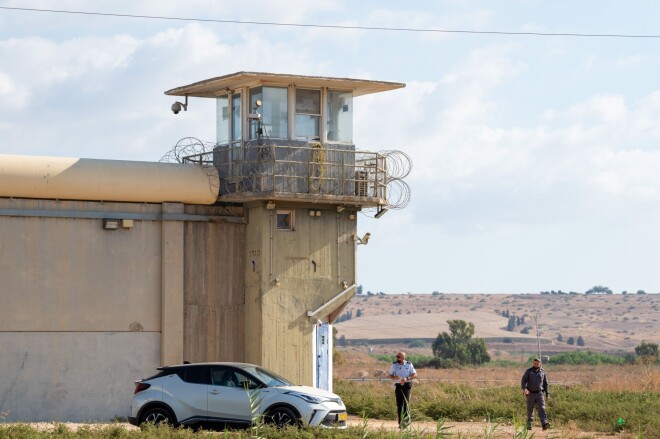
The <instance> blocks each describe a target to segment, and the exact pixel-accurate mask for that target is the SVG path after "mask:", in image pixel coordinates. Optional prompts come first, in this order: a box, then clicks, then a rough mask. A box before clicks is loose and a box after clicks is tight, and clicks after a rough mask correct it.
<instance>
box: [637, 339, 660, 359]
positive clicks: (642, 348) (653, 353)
mask: <svg viewBox="0 0 660 439" xmlns="http://www.w3.org/2000/svg"><path fill="white" fill-rule="evenodd" d="M635 353H636V354H637V356H638V357H644V358H648V357H650V358H651V359H654V360H653V361H657V360H658V359H660V356H659V353H658V344H657V343H648V342H645V341H643V342H641V343H640V344H639V345H637V346H635Z"/></svg>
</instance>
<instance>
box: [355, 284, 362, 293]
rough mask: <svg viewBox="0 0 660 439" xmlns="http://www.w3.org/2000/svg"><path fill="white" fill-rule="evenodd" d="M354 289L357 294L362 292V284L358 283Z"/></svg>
mask: <svg viewBox="0 0 660 439" xmlns="http://www.w3.org/2000/svg"><path fill="white" fill-rule="evenodd" d="M356 290H357V293H358V294H362V285H358V286H357V289H356Z"/></svg>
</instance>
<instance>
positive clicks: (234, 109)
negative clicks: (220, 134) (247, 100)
mask: <svg viewBox="0 0 660 439" xmlns="http://www.w3.org/2000/svg"><path fill="white" fill-rule="evenodd" d="M231 121H232V130H231V140H240V139H241V94H240V93H237V94H234V95H231Z"/></svg>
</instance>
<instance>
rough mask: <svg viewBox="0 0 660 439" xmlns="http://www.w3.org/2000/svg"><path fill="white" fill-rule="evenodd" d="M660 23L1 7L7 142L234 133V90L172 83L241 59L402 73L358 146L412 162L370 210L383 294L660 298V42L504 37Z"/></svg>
mask: <svg viewBox="0 0 660 439" xmlns="http://www.w3.org/2000/svg"><path fill="white" fill-rule="evenodd" d="M16 7H18V8H34V9H51V10H54V9H57V10H66V11H79V12H96V13H107V14H117V15H142V16H160V17H180V18H197V19H202V20H223V21H244V22H246V21H250V22H269V23H297V24H318V25H340V26H357V27H379V28H399V29H400V28H410V29H427V30H428V29H436V30H461V31H471V32H476V33H466V32H459V33H457V32H428V31H427V32H415V31H401V30H399V31H395V30H366V29H340V28H319V27H300V26H269V25H258V24H237V23H219V22H210V21H188V20H165V19H159V20H156V19H147V18H129V17H118V16H112V17H111V16H97V15H88V14H62V13H54V12H37V11H18V10H9V9H2V8H16ZM659 25H660V2H656V1H653V0H646V1H642V0H636V1H631V2H621V1H608V0H582V1H579V2H576V1H574V0H553V1H551V2H549V1H545V0H507V1H499V2H492V1H478V0H474V1H470V0H433V1H424V0H422V1H417V2H400V1H398V2H394V1H384V0H381V1H378V2H376V1H360V2H355V1H350V0H345V1H344V0H317V1H314V2H309V1H303V0H288V1H276V0H268V1H266V0H252V1H250V2H237V1H217V0H188V1H185V2H183V1H170V0H145V1H140V2H135V1H127V0H113V1H108V0H94V1H91V0H87V1H84V0H60V1H57V2H53V1H46V0H34V1H30V0H20V1H18V0H14V1H11V0H0V102H2V104H1V105H0V154H23V155H38V156H59V157H86V158H99V159H120V160H144V161H158V160H159V159H160V158H161V157H162V156H163V155H164V154H165V153H167V152H168V151H169V150H170V149H171V148H172V147H173V146H174V145H175V144H176V142H177V141H178V140H179V139H182V138H184V137H189V136H192V137H196V138H199V139H201V140H205V141H213V140H214V139H215V122H214V120H215V104H214V102H213V101H211V100H208V99H194V98H193V99H191V101H190V104H189V108H188V111H186V112H181V113H180V114H178V115H176V116H175V115H173V114H172V112H171V111H170V105H171V104H172V101H173V99H172V98H171V97H168V96H165V95H164V94H163V92H164V91H166V90H169V89H172V88H175V87H178V86H181V85H186V84H189V83H192V82H196V81H199V80H203V79H207V78H211V77H216V76H221V75H225V74H230V73H234V72H238V71H259V72H274V73H290V74H299V75H318V76H335V77H349V78H359V79H371V80H383V81H394V82H402V83H405V84H406V87H405V88H403V89H399V90H395V91H389V92H384V93H379V94H374V95H368V96H363V97H358V98H356V99H355V101H354V106H355V108H354V136H353V137H354V141H355V143H356V147H357V148H358V149H361V150H367V151H385V150H400V151H402V152H404V153H405V154H407V155H408V156H409V157H410V158H411V160H412V171H411V173H410V175H409V176H408V177H407V178H406V180H405V181H406V182H407V184H408V185H409V186H410V188H411V199H410V203H409V204H408V206H407V207H406V208H404V209H401V210H391V211H389V212H387V213H386V214H385V215H383V216H382V217H381V218H380V219H374V218H373V217H372V216H370V215H367V214H361V215H360V216H359V217H358V230H359V234H360V235H362V234H364V233H366V232H370V233H371V239H370V240H369V243H368V244H367V245H360V246H358V279H357V283H358V284H360V285H362V286H363V289H364V291H373V292H384V293H409V292H410V293H415V294H419V293H432V292H434V291H439V292H443V293H509V294H519V293H538V292H539V291H551V290H562V291H565V292H569V291H575V292H579V293H582V292H584V291H586V290H588V289H590V288H592V287H593V286H595V285H602V286H607V287H609V288H610V289H612V290H613V291H614V292H615V293H620V292H622V291H628V292H629V293H632V292H637V291H638V290H644V291H646V292H647V293H658V292H660V270H659V269H658V268H657V266H658V263H657V260H656V257H657V255H658V250H659V249H660V233H659V230H658V229H660V81H659V80H658V78H660V57H659V56H658V53H659V50H660V38H642V37H634V38H624V37H578V36H565V35H564V36H551V35H515V34H513V35H512V34H502V33H501V32H505V33H550V34H568V33H571V34H600V35H602V34H608V35H614V34H617V35H637V36H640V35H646V36H653V35H655V36H660V30H659V29H660V26H659ZM493 32H500V33H493Z"/></svg>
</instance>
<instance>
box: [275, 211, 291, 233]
mask: <svg viewBox="0 0 660 439" xmlns="http://www.w3.org/2000/svg"><path fill="white" fill-rule="evenodd" d="M276 228H277V230H293V211H292V210H278V211H277V225H276Z"/></svg>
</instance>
